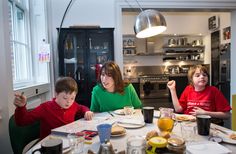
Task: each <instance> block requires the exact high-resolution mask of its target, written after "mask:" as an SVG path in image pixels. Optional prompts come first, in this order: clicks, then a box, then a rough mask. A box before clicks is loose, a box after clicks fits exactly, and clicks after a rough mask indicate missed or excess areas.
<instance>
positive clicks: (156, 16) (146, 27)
mask: <svg viewBox="0 0 236 154" xmlns="http://www.w3.org/2000/svg"><path fill="white" fill-rule="evenodd" d="M136 2H137V3H138V1H137V0H136ZM138 5H139V3H138ZM139 8H140V10H141V13H140V14H139V15H138V16H137V17H136V21H135V24H134V32H135V34H136V37H137V38H147V37H152V36H155V35H158V34H160V33H162V32H164V31H165V30H166V21H165V18H164V16H163V15H162V14H161V13H160V12H158V11H156V10H153V9H148V10H143V9H142V8H141V6H140V5H139Z"/></svg>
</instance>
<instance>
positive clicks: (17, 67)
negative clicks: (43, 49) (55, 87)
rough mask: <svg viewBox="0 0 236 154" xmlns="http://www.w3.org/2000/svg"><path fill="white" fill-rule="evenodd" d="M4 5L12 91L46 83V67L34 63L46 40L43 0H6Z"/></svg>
mask: <svg viewBox="0 0 236 154" xmlns="http://www.w3.org/2000/svg"><path fill="white" fill-rule="evenodd" d="M8 4H9V5H8V6H9V26H10V27H11V28H10V29H11V31H10V39H11V55H12V59H11V60H12V75H13V85H14V89H20V88H22V87H29V86H33V85H37V84H41V83H42V84H43V83H48V82H49V65H48V63H46V62H39V61H38V53H39V48H40V45H41V44H42V42H43V41H42V40H46V38H47V35H46V34H47V31H46V15H45V0H8ZM39 26H40V28H39Z"/></svg>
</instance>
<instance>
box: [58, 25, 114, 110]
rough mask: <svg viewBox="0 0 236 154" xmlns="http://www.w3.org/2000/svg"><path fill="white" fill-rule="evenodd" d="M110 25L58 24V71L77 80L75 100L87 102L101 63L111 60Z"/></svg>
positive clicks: (112, 49)
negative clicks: (61, 25) (77, 26)
mask: <svg viewBox="0 0 236 154" xmlns="http://www.w3.org/2000/svg"><path fill="white" fill-rule="evenodd" d="M113 31H114V29H113V28H62V29H61V32H60V37H59V44H58V52H59V53H58V55H59V75H60V76H70V77H73V78H74V79H75V80H76V82H77V84H78V94H77V96H76V101H77V102H78V103H80V104H83V105H86V106H88V107H89V106H90V102H91V91H92V88H93V87H94V86H95V85H96V83H97V77H98V73H99V70H100V68H101V66H102V64H103V63H104V62H106V61H108V60H114V38H113Z"/></svg>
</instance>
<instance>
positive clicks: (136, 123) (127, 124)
mask: <svg viewBox="0 0 236 154" xmlns="http://www.w3.org/2000/svg"><path fill="white" fill-rule="evenodd" d="M117 125H119V126H122V127H124V128H141V127H143V126H145V122H143V121H140V120H136V119H122V120H120V121H117Z"/></svg>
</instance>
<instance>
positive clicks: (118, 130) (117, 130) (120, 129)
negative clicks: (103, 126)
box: [111, 125, 125, 135]
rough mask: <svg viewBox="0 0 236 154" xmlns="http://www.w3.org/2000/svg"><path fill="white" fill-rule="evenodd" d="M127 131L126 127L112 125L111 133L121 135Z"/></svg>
mask: <svg viewBox="0 0 236 154" xmlns="http://www.w3.org/2000/svg"><path fill="white" fill-rule="evenodd" d="M123 133H125V128H124V127H121V126H118V125H115V126H112V127H111V135H119V134H123Z"/></svg>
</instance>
